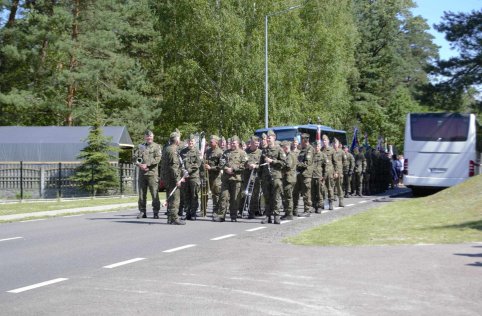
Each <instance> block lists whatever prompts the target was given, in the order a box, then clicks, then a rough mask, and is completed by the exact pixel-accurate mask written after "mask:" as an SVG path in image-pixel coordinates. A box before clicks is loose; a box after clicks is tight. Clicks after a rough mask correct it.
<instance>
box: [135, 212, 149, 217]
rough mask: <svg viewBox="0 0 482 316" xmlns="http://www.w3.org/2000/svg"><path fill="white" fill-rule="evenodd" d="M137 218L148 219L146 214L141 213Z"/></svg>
mask: <svg viewBox="0 0 482 316" xmlns="http://www.w3.org/2000/svg"><path fill="white" fill-rule="evenodd" d="M137 218H147V215H146V212H140V213H139V214H138V215H137Z"/></svg>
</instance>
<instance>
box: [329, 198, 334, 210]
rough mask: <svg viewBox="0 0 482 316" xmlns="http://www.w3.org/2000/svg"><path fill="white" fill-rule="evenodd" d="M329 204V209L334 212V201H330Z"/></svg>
mask: <svg viewBox="0 0 482 316" xmlns="http://www.w3.org/2000/svg"><path fill="white" fill-rule="evenodd" d="M328 203H329V205H328V206H329V208H330V211H333V201H332V200H330V201H329V202H328Z"/></svg>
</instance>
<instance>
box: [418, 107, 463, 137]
mask: <svg viewBox="0 0 482 316" xmlns="http://www.w3.org/2000/svg"><path fill="white" fill-rule="evenodd" d="M469 122H470V117H469V115H467V114H458V113H426V114H412V115H411V116H410V126H411V135H412V140H414V141H434V142H464V141H467V137H468V133H469Z"/></svg>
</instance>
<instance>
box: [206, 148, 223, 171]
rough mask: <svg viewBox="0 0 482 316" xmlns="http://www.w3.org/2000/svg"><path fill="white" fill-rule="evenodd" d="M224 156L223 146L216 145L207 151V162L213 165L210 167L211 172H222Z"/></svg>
mask: <svg viewBox="0 0 482 316" xmlns="http://www.w3.org/2000/svg"><path fill="white" fill-rule="evenodd" d="M222 156H223V151H222V149H221V148H219V147H216V148H214V149H212V148H211V147H209V149H208V150H207V151H206V164H208V165H209V167H211V169H209V173H210V174H219V173H220V172H221V169H222V168H221V157H222Z"/></svg>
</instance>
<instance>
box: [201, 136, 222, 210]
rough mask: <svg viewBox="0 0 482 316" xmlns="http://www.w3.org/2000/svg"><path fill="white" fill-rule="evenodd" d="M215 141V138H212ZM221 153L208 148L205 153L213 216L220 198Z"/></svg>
mask: <svg viewBox="0 0 482 316" xmlns="http://www.w3.org/2000/svg"><path fill="white" fill-rule="evenodd" d="M211 138H212V137H211ZM214 138H215V139H217V137H216V136H214ZM222 156H223V151H222V150H221V148H219V147H216V148H214V149H213V148H211V147H210V148H209V149H208V150H207V152H206V161H205V162H206V164H207V165H209V167H211V169H209V170H208V175H209V188H210V189H211V197H212V200H213V214H215V213H217V212H218V210H219V200H220V197H221V157H222Z"/></svg>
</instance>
